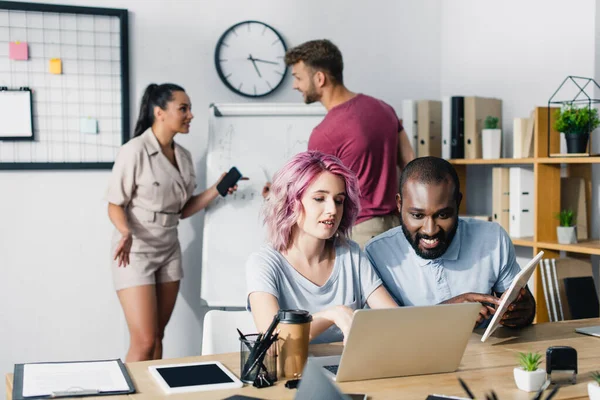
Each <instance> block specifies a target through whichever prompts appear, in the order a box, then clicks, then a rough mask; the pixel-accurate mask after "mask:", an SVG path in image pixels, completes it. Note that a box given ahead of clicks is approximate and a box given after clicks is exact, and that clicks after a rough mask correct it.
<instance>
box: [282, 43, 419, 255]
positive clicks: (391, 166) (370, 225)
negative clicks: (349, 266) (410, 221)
mask: <svg viewBox="0 0 600 400" xmlns="http://www.w3.org/2000/svg"><path fill="white" fill-rule="evenodd" d="M285 62H286V64H287V65H290V66H291V67H292V75H293V76H294V89H295V90H298V91H299V92H301V93H302V95H303V97H304V102H305V103H306V104H310V103H314V102H316V101H319V102H321V104H323V106H324V107H325V108H326V109H327V115H326V116H325V119H323V121H322V122H321V123H320V124H319V125H318V126H317V127H316V128H315V129H314V130H313V132H312V134H311V136H310V139H309V141H308V150H318V151H321V152H323V153H326V154H332V155H334V156H336V157H338V158H339V159H340V160H342V162H343V163H344V165H346V166H347V167H348V168H350V169H351V170H352V171H354V172H355V173H356V175H357V177H358V181H359V185H360V191H361V196H360V206H361V210H360V213H359V214H358V218H357V220H356V224H355V225H354V228H353V229H352V240H354V241H356V242H357V243H358V244H359V245H360V246H361V247H362V248H364V245H365V243H366V242H367V241H368V240H370V239H371V238H372V237H374V236H377V235H379V234H380V233H383V232H385V231H387V230H388V229H391V228H394V227H396V226H398V225H400V219H399V217H398V209H397V208H396V194H397V193H398V169H397V167H399V168H400V169H402V168H403V167H404V166H405V165H406V164H408V163H409V162H410V161H412V160H413V159H414V158H415V154H414V151H413V149H412V147H411V145H410V142H409V140H408V136H407V134H406V132H405V131H404V128H403V127H402V124H401V123H400V121H399V120H398V117H397V116H396V113H395V112H394V109H393V108H392V107H391V106H389V105H388V104H386V103H384V102H383V101H381V100H378V99H375V98H373V97H370V96H367V95H364V94H360V93H353V92H351V91H350V90H348V89H347V88H346V87H345V86H344V80H343V74H342V72H343V69H344V62H343V60H342V53H341V52H340V50H339V49H338V48H337V46H336V45H334V44H333V43H331V42H330V41H329V40H313V41H310V42H306V43H303V44H301V45H299V46H297V47H294V48H293V49H290V50H288V52H287V54H286V56H285Z"/></svg>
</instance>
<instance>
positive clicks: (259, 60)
mask: <svg viewBox="0 0 600 400" xmlns="http://www.w3.org/2000/svg"><path fill="white" fill-rule="evenodd" d="M253 60H254V61H258V62H261V63H267V64H273V65H279V63H276V62H273V61H267V60H261V59H260V58H254V59H253Z"/></svg>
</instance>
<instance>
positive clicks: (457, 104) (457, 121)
mask: <svg viewBox="0 0 600 400" xmlns="http://www.w3.org/2000/svg"><path fill="white" fill-rule="evenodd" d="M450 114H451V115H450V136H451V139H452V142H451V144H450V157H452V158H465V98H464V97H462V96H454V97H452V98H451V99H450Z"/></svg>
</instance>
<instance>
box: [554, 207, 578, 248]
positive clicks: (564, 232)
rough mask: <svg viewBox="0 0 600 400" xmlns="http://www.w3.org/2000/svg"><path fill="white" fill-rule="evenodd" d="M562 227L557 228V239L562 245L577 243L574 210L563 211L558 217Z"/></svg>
mask: <svg viewBox="0 0 600 400" xmlns="http://www.w3.org/2000/svg"><path fill="white" fill-rule="evenodd" d="M556 218H558V220H559V221H560V225H559V226H557V227H556V237H557V238H558V243H560V244H573V243H577V227H576V226H575V213H574V212H573V210H562V211H561V212H559V213H558V214H557V215H556Z"/></svg>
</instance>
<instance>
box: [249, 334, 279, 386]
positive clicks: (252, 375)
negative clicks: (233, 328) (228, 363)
mask: <svg viewBox="0 0 600 400" xmlns="http://www.w3.org/2000/svg"><path fill="white" fill-rule="evenodd" d="M257 338H258V334H257V333H253V334H250V335H246V337H245V338H240V380H241V381H242V382H245V383H250V384H251V383H254V380H255V379H256V376H257V375H258V374H259V373H266V376H267V378H268V379H269V381H271V382H275V381H276V380H277V340H276V341H274V342H273V344H272V345H271V347H269V349H268V350H267V353H266V354H265V357H264V359H263V360H262V363H257V364H256V366H255V367H253V368H252V369H250V370H249V371H245V370H244V368H245V367H246V363H247V361H248V357H249V356H250V351H251V350H252V349H253V348H254V344H255V343H256V339H257ZM250 366H251V365H249V366H248V367H250Z"/></svg>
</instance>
